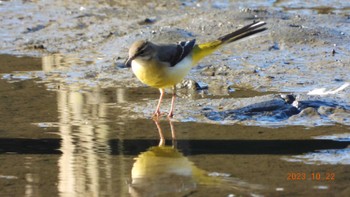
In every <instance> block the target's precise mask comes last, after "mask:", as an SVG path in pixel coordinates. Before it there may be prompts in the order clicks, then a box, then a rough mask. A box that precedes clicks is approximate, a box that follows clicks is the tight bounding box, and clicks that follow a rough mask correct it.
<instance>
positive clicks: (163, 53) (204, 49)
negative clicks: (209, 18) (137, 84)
mask: <svg viewBox="0 0 350 197" xmlns="http://www.w3.org/2000/svg"><path fill="white" fill-rule="evenodd" d="M265 24H266V23H265V22H263V21H260V22H253V23H252V24H250V25H247V26H245V27H242V28H241V29H238V30H237V31H234V32H232V33H230V34H227V35H224V36H222V37H220V38H218V39H216V40H214V41H211V42H207V43H204V44H195V42H196V40H191V41H187V42H179V43H178V44H159V45H158V44H154V43H152V42H149V41H146V40H140V41H136V42H134V43H133V44H132V45H131V47H130V49H129V58H128V59H127V60H126V62H125V64H126V66H128V67H130V66H131V68H132V71H133V72H134V74H135V75H136V77H137V78H138V79H139V80H140V81H141V82H142V83H144V84H146V85H148V86H151V87H155V88H158V89H159V91H160V97H159V101H158V105H157V108H156V111H155V112H154V116H156V117H159V116H160V115H161V113H160V110H159V108H160V104H161V103H162V99H163V96H164V89H165V88H170V87H172V88H173V96H172V100H171V107H170V111H169V113H168V117H169V118H171V117H172V116H173V111H174V102H175V96H176V89H175V86H176V84H177V83H180V82H181V81H182V80H183V79H184V77H185V76H186V75H187V74H188V72H189V71H190V70H191V68H192V67H193V66H195V65H196V64H197V63H198V62H199V61H200V60H201V59H203V58H204V57H206V56H208V55H210V54H211V53H213V52H214V51H215V50H217V49H219V48H220V47H222V46H223V45H225V44H228V43H231V42H235V41H237V40H240V39H242V38H245V37H248V36H251V35H253V34H256V33H259V32H262V31H265V30H266V29H267V28H260V27H262V26H264V25H265Z"/></svg>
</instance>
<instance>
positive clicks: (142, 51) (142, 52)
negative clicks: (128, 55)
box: [137, 50, 145, 56]
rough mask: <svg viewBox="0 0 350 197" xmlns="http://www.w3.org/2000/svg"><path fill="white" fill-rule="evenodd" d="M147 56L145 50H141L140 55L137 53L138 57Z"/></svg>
mask: <svg viewBox="0 0 350 197" xmlns="http://www.w3.org/2000/svg"><path fill="white" fill-rule="evenodd" d="M144 54H145V50H141V51H139V52H138V53H137V55H139V56H142V55H144Z"/></svg>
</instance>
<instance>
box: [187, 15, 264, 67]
mask: <svg viewBox="0 0 350 197" xmlns="http://www.w3.org/2000/svg"><path fill="white" fill-rule="evenodd" d="M265 24H266V23H265V22H264V21H259V22H254V23H252V24H250V25H247V26H245V27H242V28H241V29H239V30H237V31H234V32H232V33H229V34H227V35H224V36H221V37H220V38H218V39H217V40H214V41H211V42H207V43H203V44H199V45H196V46H194V48H193V57H192V58H193V64H197V62H199V61H200V60H201V59H202V58H204V57H206V56H208V55H210V54H211V53H213V52H214V51H215V50H217V49H218V48H220V47H221V46H223V45H224V44H228V43H231V42H234V41H237V40H240V39H242V38H245V37H248V36H251V35H254V34H256V33H259V32H262V31H265V30H266V29H267V28H266V27H264V28H259V27H262V26H264V25H265Z"/></svg>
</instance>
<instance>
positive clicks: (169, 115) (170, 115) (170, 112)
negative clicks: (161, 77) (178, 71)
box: [168, 86, 176, 118]
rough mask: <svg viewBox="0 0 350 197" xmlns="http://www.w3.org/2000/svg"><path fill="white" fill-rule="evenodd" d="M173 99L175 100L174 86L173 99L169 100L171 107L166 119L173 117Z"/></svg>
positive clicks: (174, 89) (174, 88)
mask: <svg viewBox="0 0 350 197" xmlns="http://www.w3.org/2000/svg"><path fill="white" fill-rule="evenodd" d="M175 98H176V86H174V87H173V97H172V98H171V107H170V111H169V113H168V118H172V117H173V116H174V107H175Z"/></svg>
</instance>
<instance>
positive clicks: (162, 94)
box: [153, 88, 164, 117]
mask: <svg viewBox="0 0 350 197" xmlns="http://www.w3.org/2000/svg"><path fill="white" fill-rule="evenodd" d="M159 91H160V97H159V100H158V105H157V108H156V111H155V112H154V114H153V117H160V104H161V103H162V100H163V96H164V89H162V88H159Z"/></svg>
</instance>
